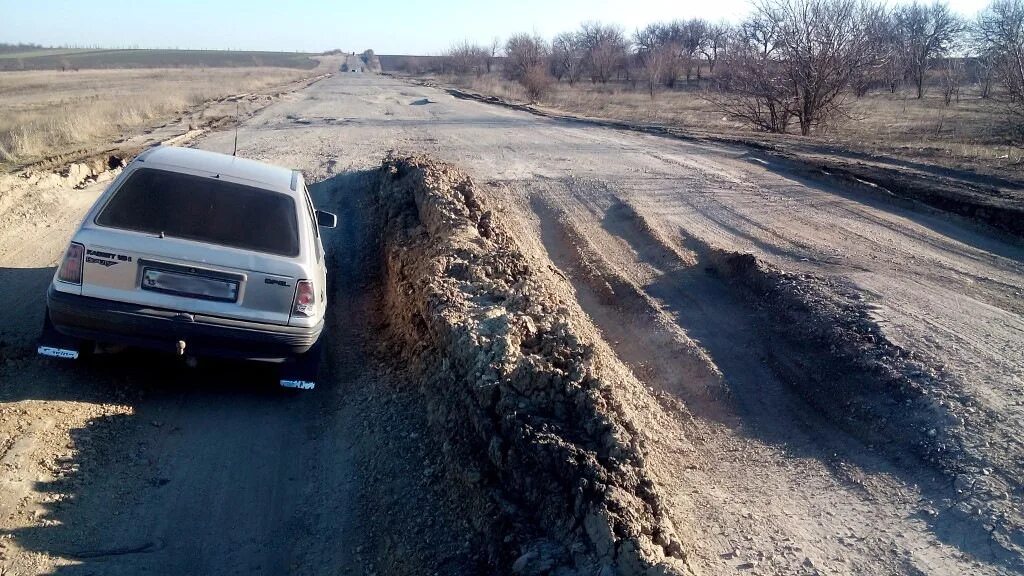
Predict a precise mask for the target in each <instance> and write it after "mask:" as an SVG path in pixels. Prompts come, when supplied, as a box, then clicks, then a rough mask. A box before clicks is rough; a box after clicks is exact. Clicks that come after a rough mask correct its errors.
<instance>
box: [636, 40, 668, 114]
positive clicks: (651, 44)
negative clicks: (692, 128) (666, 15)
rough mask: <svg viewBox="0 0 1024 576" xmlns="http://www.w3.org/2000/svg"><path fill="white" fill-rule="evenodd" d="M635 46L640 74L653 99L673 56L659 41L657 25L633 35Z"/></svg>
mask: <svg viewBox="0 0 1024 576" xmlns="http://www.w3.org/2000/svg"><path fill="white" fill-rule="evenodd" d="M633 44H634V46H635V47H636V64H637V65H638V66H637V68H638V72H639V73H640V75H641V76H642V78H643V80H644V82H645V83H646V84H647V90H648V92H649V93H650V95H651V98H652V99H653V98H654V92H655V90H656V89H657V87H658V83H659V82H660V81H661V75H662V72H663V71H664V69H665V65H666V63H667V62H668V61H669V60H670V59H671V57H672V55H671V54H670V53H669V51H668V49H667V48H666V47H665V46H664V45H662V44H661V42H660V41H659V38H658V27H657V25H656V24H652V25H649V26H647V27H646V28H644V29H642V30H637V31H636V32H635V33H634V34H633Z"/></svg>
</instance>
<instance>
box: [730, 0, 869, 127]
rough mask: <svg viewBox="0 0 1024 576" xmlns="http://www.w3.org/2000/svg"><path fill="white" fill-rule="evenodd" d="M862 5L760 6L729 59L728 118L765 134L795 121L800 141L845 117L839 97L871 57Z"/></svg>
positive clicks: (819, 1) (819, 0)
mask: <svg viewBox="0 0 1024 576" xmlns="http://www.w3.org/2000/svg"><path fill="white" fill-rule="evenodd" d="M869 8H870V6H869V5H867V4H864V3H861V2H858V0H764V1H763V2H762V3H761V4H758V5H757V6H756V7H755V9H754V13H753V15H751V17H750V18H749V19H748V20H747V22H745V23H744V25H743V26H742V28H741V31H742V32H741V34H740V36H739V42H738V43H737V45H736V48H735V52H736V54H735V57H730V59H729V67H730V70H735V71H734V72H731V74H730V83H729V88H730V89H731V90H733V91H734V92H735V93H736V94H738V95H739V97H738V98H729V97H727V98H724V99H719V102H721V103H722V104H724V106H723V107H724V109H725V110H726V112H727V113H729V114H731V115H733V116H736V117H740V118H744V119H747V120H749V121H751V122H753V123H754V124H755V125H756V126H758V127H760V128H762V129H765V130H770V131H775V132H784V131H785V130H786V128H787V126H788V124H789V121H790V120H791V119H792V120H796V121H797V122H798V123H799V125H800V133H801V134H803V135H804V136H807V135H809V134H810V133H811V131H812V130H813V129H814V128H815V127H816V126H819V125H821V124H822V123H824V122H827V121H829V120H832V119H834V118H836V117H837V116H840V115H841V114H842V113H843V111H844V110H845V101H844V91H845V90H846V89H847V88H848V87H849V85H850V82H851V80H852V79H853V77H854V76H855V74H856V73H857V72H858V71H860V70H861V69H862V68H863V67H865V66H872V65H874V63H875V62H876V61H877V59H878V55H877V54H876V53H875V52H874V50H873V49H872V46H871V43H870V42H869V41H868V39H867V34H866V26H865V19H866V17H867V14H868V9H869Z"/></svg>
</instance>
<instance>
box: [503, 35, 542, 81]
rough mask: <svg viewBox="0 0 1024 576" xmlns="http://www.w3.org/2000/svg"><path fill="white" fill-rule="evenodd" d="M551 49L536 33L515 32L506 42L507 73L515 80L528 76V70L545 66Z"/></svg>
mask: <svg viewBox="0 0 1024 576" xmlns="http://www.w3.org/2000/svg"><path fill="white" fill-rule="evenodd" d="M550 55H551V49H550V48H549V47H548V43H547V42H546V41H545V40H544V39H543V38H541V37H540V36H538V35H536V34H526V33H522V34H515V35H513V36H511V37H509V39H508V41H506V42H505V61H506V65H505V74H506V75H508V77H509V78H512V79H513V80H519V79H521V78H523V77H524V76H526V73H527V72H528V71H532V70H533V69H535V68H537V67H542V68H543V67H545V64H546V63H547V59H548V57H549V56H550Z"/></svg>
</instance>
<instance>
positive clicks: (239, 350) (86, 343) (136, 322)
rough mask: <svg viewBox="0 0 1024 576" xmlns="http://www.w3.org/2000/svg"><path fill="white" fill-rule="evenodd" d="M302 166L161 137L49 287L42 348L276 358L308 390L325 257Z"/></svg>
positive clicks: (114, 190)
mask: <svg viewBox="0 0 1024 576" xmlns="http://www.w3.org/2000/svg"><path fill="white" fill-rule="evenodd" d="M336 223H337V218H336V217H335V215H333V214H330V213H328V212H322V211H319V210H316V209H315V208H314V207H313V202H312V200H311V199H310V197H309V193H308V191H307V190H306V184H305V182H304V181H303V178H302V174H301V173H300V172H299V171H297V170H289V169H286V168H280V167H276V166H271V165H269V164H264V163H262V162H256V161H253V160H246V159H242V158H237V157H234V156H227V155H225V154H217V153H214V152H206V151H202V150H194V149H189V148H173V147H155V148H151V149H149V150H147V151H146V152H144V153H142V154H141V155H139V156H138V157H137V158H135V160H134V161H133V162H132V163H131V164H129V165H128V166H127V167H126V168H125V170H124V171H123V172H122V173H121V174H120V175H119V176H118V178H117V179H116V180H115V181H114V182H113V183H112V184H111V185H110V187H109V188H108V189H107V190H106V192H104V193H103V194H102V195H101V196H100V198H99V199H98V200H97V201H96V203H95V205H93V207H92V208H91V209H90V210H89V212H88V214H87V215H86V216H85V219H84V220H83V221H82V224H81V225H80V226H79V228H78V230H77V231H76V232H75V234H74V236H73V237H72V239H71V244H70V246H69V247H68V250H67V253H66V254H65V256H64V259H63V260H62V261H61V263H60V266H59V268H58V269H57V272H56V274H55V275H54V277H53V282H51V284H50V288H49V290H48V292H47V297H46V304H47V315H46V320H45V322H44V326H43V335H42V338H41V339H40V343H39V348H38V351H39V353H40V354H43V355H46V356H54V357H59V358H70V359H75V358H78V357H79V355H80V354H81V353H86V352H88V351H90V350H92V349H94V348H95V346H96V345H97V344H115V345H128V346H136V347H144V348H152V349H156V350H163V351H166V352H168V353H172V354H177V355H180V356H183V357H185V358H187V359H189V360H193V361H194V359H195V358H197V357H200V356H221V357H233V358H240V359H247V360H262V361H270V362H276V363H277V364H278V366H279V371H280V382H281V385H282V386H287V387H292V388H305V389H309V388H313V387H314V385H315V382H316V372H317V365H318V364H319V346H318V343H319V340H320V334H321V331H322V330H323V326H324V314H325V311H326V307H327V267H326V265H325V256H324V249H323V244H322V243H321V241H320V232H319V227H326V228H333V227H334V226H335V224H336Z"/></svg>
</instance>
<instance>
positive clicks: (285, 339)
mask: <svg viewBox="0 0 1024 576" xmlns="http://www.w3.org/2000/svg"><path fill="white" fill-rule="evenodd" d="M46 303H47V307H48V308H49V315H50V316H49V317H50V321H51V322H52V323H53V327H54V328H55V329H56V330H57V332H59V333H61V334H63V335H65V336H70V337H73V338H80V339H83V340H93V341H96V342H104V343H110V344H124V345H128V346H137V347H142V348H151V349H155V350H163V351H166V352H176V351H177V344H178V342H179V341H182V342H185V345H186V347H185V353H186V354H189V355H195V356H220V357H228V358H241V359H248V360H281V359H286V358H291V357H294V356H296V355H298V354H303V353H305V352H307V351H308V350H309V349H310V348H312V347H313V345H314V344H316V342H317V340H318V339H319V338H320V333H321V331H322V330H323V322H320V323H319V324H317V325H316V326H314V327H312V328H305V327H297V326H278V325H274V324H264V323H260V322H246V321H243V320H233V319H228V318H218V317H212V316H202V315H198V314H196V315H187V314H181V313H180V312H175V311H172V310H162V309H156V308H149V307H145V306H139V305H135V304H126V303H123V302H112V301H109V300H102V299H99V298H90V297H88V296H79V295H77V294H68V293H65V292H59V291H57V290H54V288H53V287H52V286H51V287H50V289H49V291H48V292H47V294H46Z"/></svg>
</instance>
